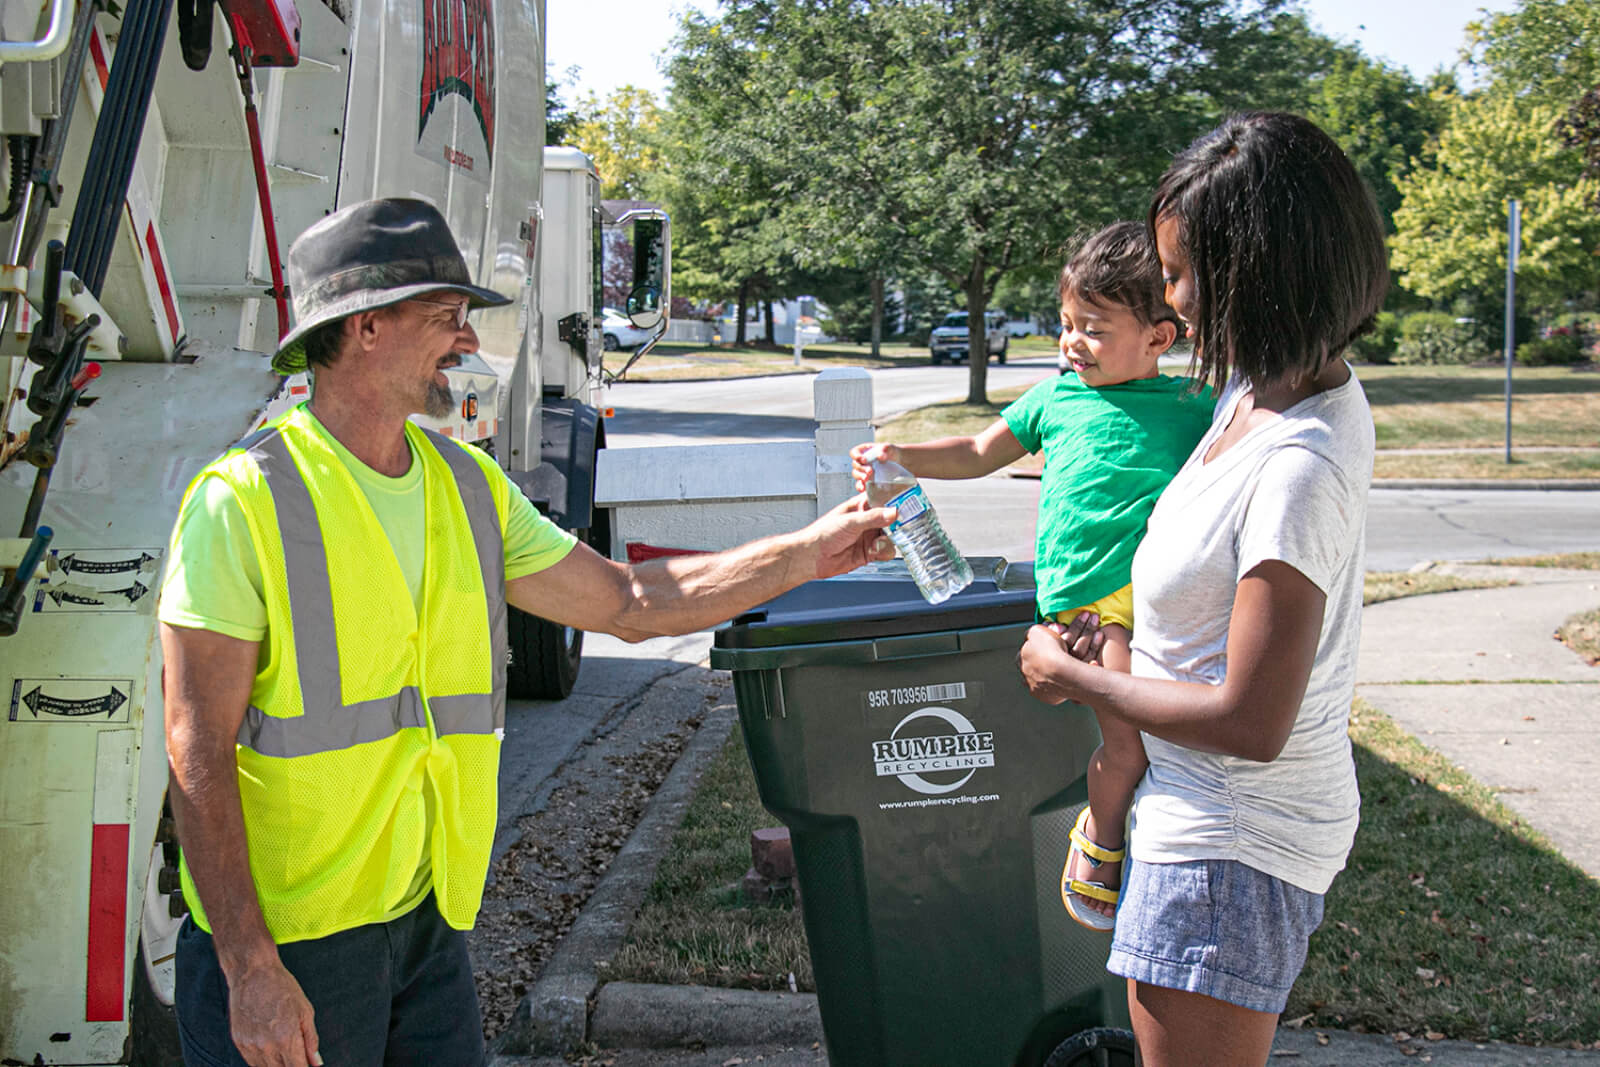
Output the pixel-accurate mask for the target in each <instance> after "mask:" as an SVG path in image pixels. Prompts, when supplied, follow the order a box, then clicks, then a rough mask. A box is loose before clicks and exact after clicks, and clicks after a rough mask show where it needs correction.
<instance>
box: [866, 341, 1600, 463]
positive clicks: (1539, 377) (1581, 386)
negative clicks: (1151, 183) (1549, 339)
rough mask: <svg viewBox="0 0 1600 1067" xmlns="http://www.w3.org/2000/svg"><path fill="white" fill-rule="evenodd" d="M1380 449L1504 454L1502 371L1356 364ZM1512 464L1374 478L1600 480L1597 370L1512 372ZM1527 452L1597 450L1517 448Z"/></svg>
mask: <svg viewBox="0 0 1600 1067" xmlns="http://www.w3.org/2000/svg"><path fill="white" fill-rule="evenodd" d="M1356 372H1357V373H1358V374H1359V375H1360V376H1361V381H1362V384H1363V386H1364V387H1365V388H1366V391H1367V397H1368V399H1369V400H1370V401H1371V403H1372V418H1373V423H1374V425H1375V426H1376V428H1377V440H1378V447H1379V448H1380V449H1385V450H1393V449H1437V448H1503V447H1504V444H1505V422H1504V417H1505V399H1504V393H1503V390H1504V388H1505V372H1504V370H1503V369H1492V368H1482V367H1377V366H1361V367H1358V368H1357V369H1356ZM1513 381H1514V399H1513V402H1512V416H1511V418H1512V438H1511V440H1512V462H1511V463H1509V464H1508V463H1506V462H1505V460H1504V456H1503V454H1501V453H1498V452H1496V453H1490V454H1474V453H1457V454H1445V455H1439V454H1432V453H1418V454H1415V455H1401V454H1396V453H1395V452H1393V451H1389V452H1386V453H1385V454H1382V455H1379V456H1378V457H1377V461H1376V466H1375V470H1374V472H1373V473H1374V477H1377V478H1485V479H1490V478H1492V479H1535V478H1580V479H1600V372H1597V371H1596V370H1595V368H1594V367H1592V366H1591V367H1589V368H1587V369H1583V370H1572V369H1568V368H1555V367H1538V368H1524V367H1518V368H1517V369H1516V370H1515V371H1514V372H1513ZM1023 392H1024V390H1022V389H1009V390H994V391H991V392H990V394H989V400H990V403H988V404H967V403H964V402H960V401H951V402H949V403H944V404H932V405H929V406H928V407H925V408H920V409H918V410H916V411H911V412H907V413H906V414H904V415H900V416H898V417H896V418H893V419H890V420H888V421H887V422H885V423H884V424H883V425H881V426H880V427H878V435H877V436H878V440H880V441H907V442H910V441H930V440H933V439H934V438H937V437H947V436H951V435H959V434H975V433H977V432H978V431H980V430H982V429H983V428H984V427H985V426H988V425H989V424H990V423H991V422H993V421H994V420H995V419H996V418H998V417H999V415H1000V410H1001V409H1002V408H1003V407H1005V405H1007V404H1009V403H1010V402H1011V401H1013V400H1015V399H1016V398H1017V397H1019V396H1021V395H1022V393H1023ZM1527 447H1564V448H1570V447H1577V448H1594V449H1597V451H1594V452H1526V451H1522V452H1519V451H1518V449H1519V448H1527Z"/></svg>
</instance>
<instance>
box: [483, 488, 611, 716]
mask: <svg viewBox="0 0 1600 1067" xmlns="http://www.w3.org/2000/svg"><path fill="white" fill-rule="evenodd" d="M593 522H594V526H593V527H592V528H590V529H588V530H578V531H576V533H577V535H578V540H580V541H582V542H583V543H584V544H586V545H588V546H589V547H590V548H592V549H594V550H595V551H596V552H598V553H600V554H601V555H602V556H607V557H609V556H610V554H611V522H610V519H609V517H608V516H607V513H606V512H605V511H602V510H600V509H598V508H596V509H595V512H594V519H593ZM506 630H507V634H506V636H507V638H508V639H509V640H508V646H509V648H508V650H509V652H510V657H509V659H508V660H507V661H506V695H507V696H509V697H511V698H512V699H513V700H565V699H566V698H567V697H568V696H570V695H571V694H572V687H573V686H574V685H576V684H577V681H578V666H579V664H580V663H581V662H582V660H583V631H582V630H574V629H573V628H572V627H570V626H558V625H556V624H555V623H553V622H550V621H549V620H547V619H541V618H539V617H538V616H537V615H529V614H527V613H526V612H521V611H518V610H517V609H516V608H510V609H508V611H507V618H506Z"/></svg>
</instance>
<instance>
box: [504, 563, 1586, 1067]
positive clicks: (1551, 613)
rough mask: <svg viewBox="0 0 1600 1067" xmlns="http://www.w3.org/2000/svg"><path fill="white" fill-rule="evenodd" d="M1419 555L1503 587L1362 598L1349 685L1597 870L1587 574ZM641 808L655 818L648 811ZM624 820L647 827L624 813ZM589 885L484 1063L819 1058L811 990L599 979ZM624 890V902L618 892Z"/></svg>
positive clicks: (1313, 1032)
mask: <svg viewBox="0 0 1600 1067" xmlns="http://www.w3.org/2000/svg"><path fill="white" fill-rule="evenodd" d="M1436 567H1437V569H1439V570H1448V571H1449V572H1451V573H1455V574H1459V575H1462V576H1463V577H1482V578H1488V579H1499V580H1508V581H1515V582H1517V583H1519V584H1517V585H1515V586H1511V587H1507V588H1498V589H1481V590H1467V591H1461V592H1455V593H1440V594H1433V595H1427V596H1418V597H1411V598H1406V599H1401V600H1395V601H1389V602H1386V603H1383V604H1376V605H1373V606H1371V607H1369V608H1367V609H1366V610H1365V611H1364V613H1363V616H1362V631H1363V632H1362V646H1361V661H1360V667H1359V674H1358V685H1357V694H1358V695H1359V696H1360V697H1362V698H1363V699H1365V700H1366V701H1368V702H1369V703H1371V704H1373V705H1374V706H1375V707H1377V708H1378V709H1379V710H1381V711H1383V712H1384V713H1385V714H1387V715H1389V716H1390V717H1391V718H1392V719H1394V720H1395V721H1396V722H1397V723H1398V724H1399V725H1400V726H1401V727H1402V728H1404V729H1406V730H1407V731H1409V732H1411V733H1413V734H1415V735H1416V736H1417V737H1419V738H1420V739H1421V740H1422V741H1423V742H1424V743H1425V744H1427V745H1429V746H1430V747H1432V748H1435V749H1437V750H1438V751H1439V752H1440V753H1442V754H1443V755H1444V756H1445V757H1446V758H1448V759H1450V760H1451V761H1452V762H1454V763H1457V764H1458V765H1460V766H1461V767H1462V768H1463V769H1465V770H1466V771H1467V772H1468V773H1470V774H1472V776H1473V777H1475V778H1477V779H1478V780H1479V781H1481V782H1483V783H1484V784H1486V785H1489V786H1490V787H1492V788H1494V789H1496V790H1497V791H1498V792H1500V794H1501V799H1502V800H1503V801H1504V802H1505V803H1506V804H1507V806H1509V807H1511V808H1512V809H1513V810H1515V811H1517V812H1518V813H1519V815H1521V816H1522V817H1523V818H1524V819H1525V820H1526V821H1527V822H1528V824H1529V825H1530V826H1532V827H1534V828H1535V829H1537V830H1539V831H1541V832H1542V833H1544V834H1545V835H1546V836H1547V837H1549V838H1550V840H1551V841H1552V842H1554V843H1555V844H1556V846H1557V847H1558V848H1560V849H1561V851H1562V852H1563V854H1565V855H1566V856H1567V857H1568V858H1570V859H1571V860H1572V861H1573V862H1574V863H1576V864H1577V865H1578V866H1580V867H1581V868H1582V869H1583V870H1585V871H1586V872H1588V873H1589V874H1590V875H1591V876H1594V877H1597V878H1600V842H1597V841H1596V840H1595V838H1594V835H1592V833H1590V832H1589V829H1588V824H1589V822H1590V821H1591V820H1592V816H1593V812H1594V811H1595V802H1594V799H1593V788H1594V783H1595V782H1596V781H1597V780H1600V730H1597V729H1596V728H1595V726H1596V722H1595V720H1596V718H1597V717H1600V668H1597V667H1592V666H1590V665H1588V664H1586V663H1584V662H1583V661H1582V660H1581V659H1580V658H1579V657H1578V656H1576V655H1575V654H1574V653H1573V652H1572V651H1571V650H1569V649H1568V648H1566V646H1564V645H1562V644H1561V643H1560V642H1558V641H1556V640H1554V639H1553V637H1552V635H1553V633H1554V631H1555V629H1556V628H1557V627H1558V626H1559V625H1560V624H1561V623H1562V622H1563V621H1564V620H1565V619H1566V618H1567V617H1568V616H1570V615H1572V614H1573V613H1575V612H1579V611H1587V610H1591V609H1594V608H1596V607H1600V571H1562V570H1553V569H1541V568H1513V567H1494V566H1487V567H1478V566H1471V565H1464V564H1440V565H1436ZM729 701H730V702H731V696H730V697H729ZM731 722H732V714H731V709H729V710H725V711H724V713H723V714H721V715H713V716H712V717H711V718H710V719H709V720H708V722H707V724H706V726H705V727H702V731H701V732H702V734H707V731H710V732H711V733H712V734H715V735H716V736H710V735H707V736H704V737H697V738H696V741H695V743H694V744H693V745H692V746H691V751H690V752H687V753H686V754H685V755H684V757H683V758H682V759H681V760H680V761H679V762H680V766H679V767H677V768H675V769H674V771H673V773H672V775H671V777H670V779H669V781H668V784H667V785H666V786H665V787H663V789H662V791H661V793H659V794H658V798H657V800H656V801H653V802H652V807H651V809H650V811H648V812H647V813H646V816H645V822H646V823H648V824H650V825H649V827H648V830H647V832H644V833H641V832H640V831H636V832H635V834H634V837H633V838H630V840H629V843H628V845H627V846H626V847H625V848H624V850H623V853H622V854H620V855H619V856H618V858H617V862H616V865H615V866H614V867H613V873H612V875H610V876H608V879H607V882H610V881H611V880H612V879H613V878H615V879H617V880H619V884H620V883H626V884H630V885H633V886H637V887H638V888H637V890H636V891H635V892H636V895H637V896H638V898H640V899H642V895H643V891H644V888H643V887H645V886H648V884H649V880H650V879H649V877H648V876H647V875H648V873H649V872H653V870H654V866H655V863H656V861H657V859H658V858H659V855H660V853H661V851H663V850H664V849H665V847H666V843H667V840H668V839H669V838H670V836H671V834H670V832H665V833H664V832H663V831H662V824H663V822H664V821H666V819H667V817H668V816H667V813H669V812H671V813H681V811H682V808H683V805H684V804H685V803H686V802H687V798H688V797H689V796H691V795H692V792H693V788H694V783H695V781H696V780H697V779H698V774H699V770H700V769H701V767H702V766H703V765H704V761H706V760H709V758H710V755H711V754H712V753H714V752H715V751H716V750H717V748H719V747H720V745H721V741H722V738H723V737H725V736H726V731H727V730H728V729H729V728H730V727H731ZM719 731H720V732H719ZM696 761H700V762H698V763H697V762H696ZM658 804H659V805H660V806H661V815H660V816H655V817H653V814H652V813H654V812H655V811H656V809H657V805H658ZM673 825H676V823H675V821H674V822H673ZM640 830H641V831H646V826H645V825H644V824H641V828H640ZM605 890H606V885H605V884H604V883H603V884H602V887H601V891H598V892H597V893H596V898H597V900H596V901H592V902H591V904H590V905H589V906H586V907H585V908H584V912H583V915H582V917H580V919H579V920H578V923H577V924H576V925H575V927H574V928H573V930H572V932H571V933H569V934H568V936H567V938H566V939H565V941H564V942H563V946H562V947H563V949H565V948H566V947H567V942H571V943H572V945H573V946H577V947H575V950H574V951H573V952H571V953H567V954H566V955H565V956H564V957H562V954H561V952H558V957H562V958H560V959H559V960H558V961H552V964H551V967H550V970H549V972H547V978H548V980H541V982H540V984H539V986H538V987H536V988H535V989H534V990H533V991H532V992H531V993H530V995H529V997H528V999H527V1000H525V1001H524V1005H523V1010H521V1011H520V1012H519V1017H518V1020H517V1021H516V1022H515V1023H514V1025H513V1027H512V1030H511V1031H510V1032H509V1033H508V1035H507V1040H504V1041H502V1042H501V1043H500V1046H499V1047H500V1049H501V1052H500V1053H499V1054H498V1055H497V1057H496V1058H495V1060H494V1061H493V1062H494V1064H495V1065H496V1067H512V1065H517V1067H557V1065H559V1064H562V1063H564V1062H567V1061H565V1060H563V1059H561V1058H556V1057H549V1056H546V1057H543V1058H537V1057H534V1056H532V1055H531V1054H532V1053H533V1052H534V1051H535V1049H537V1048H539V1047H540V1046H541V1045H546V1044H547V1043H548V1042H550V1041H551V1040H552V1039H561V1038H564V1039H566V1041H567V1044H566V1045H565V1047H566V1048H569V1049H570V1048H572V1047H573V1045H572V1044H571V1039H572V1037H573V1036H574V1035H575V1034H581V1038H580V1039H581V1040H586V1041H587V1042H588V1043H589V1046H590V1047H591V1048H596V1047H598V1048H601V1049H605V1050H607V1051H605V1052H604V1053H603V1054H602V1055H600V1056H598V1057H596V1058H595V1059H593V1060H591V1061H588V1062H596V1063H605V1064H609V1065H612V1067H718V1065H721V1067H728V1065H734V1064H743V1065H752V1064H755V1063H758V1062H759V1063H762V1064H767V1065H775V1067H785V1065H790V1064H813V1065H815V1064H824V1063H826V1062H827V1056H826V1052H825V1051H824V1047H823V1044H822V1028H821V1022H820V1019H819V1017H818V1015H817V1010H816V998H815V997H814V996H810V995H805V994H771V993H754V992H743V991H730V990H712V989H701V988H696V987H668V986H649V985H634V984H629V983H612V984H608V985H604V986H601V985H600V984H599V978H598V974H597V972H598V970H600V969H601V967H597V966H596V964H597V961H603V960H605V959H607V958H609V956H610V954H611V953H613V952H615V950H616V948H617V947H618V946H619V945H620V943H621V939H622V937H623V936H624V935H625V933H626V925H625V920H624V921H622V922H619V919H620V918H621V914H622V911H623V909H625V908H626V907H627V905H626V903H625V902H624V901H622V900H620V899H616V898H617V896H618V895H617V894H616V893H609V894H608V893H606V892H605ZM628 895H633V894H628ZM599 898H604V900H603V901H601V900H600V899H599ZM637 904H638V900H637V899H636V900H634V901H633V906H634V907H636V906H637ZM591 911H593V912H595V915H594V916H593V918H592V919H591V915H590V913H591ZM627 914H631V911H630V912H627ZM597 933H598V936H597ZM607 946H609V949H608V947H607ZM601 966H603V963H602V964H601ZM596 991H598V992H596ZM586 1008H587V1013H586V1012H585V1009H586ZM686 1045H693V1046H695V1047H685V1046H686ZM613 1050H614V1051H613ZM1272 1055H1273V1058H1272V1060H1271V1062H1272V1063H1280V1062H1282V1063H1295V1064H1300V1065H1303V1067H1390V1065H1395V1067H1398V1065H1400V1064H1407V1063H1418V1062H1421V1063H1434V1064H1441V1065H1460V1067H1543V1065H1555V1064H1583V1065H1587V1067H1600V1050H1594V1051H1588V1050H1586V1051H1571V1050H1562V1049H1543V1048H1529V1047H1523V1046H1515V1045H1503V1044H1497V1043H1484V1044H1479V1043H1476V1042H1467V1041H1427V1040H1425V1039H1423V1038H1420V1037H1418V1038H1415V1039H1413V1040H1410V1041H1405V1042H1398V1041H1396V1040H1395V1039H1394V1038H1392V1037H1390V1036H1387V1035H1377V1034H1355V1033H1349V1032H1344V1031H1338V1030H1329V1029H1290V1028H1287V1027H1286V1028H1281V1029H1280V1030H1279V1035H1278V1039H1277V1041H1276V1042H1275V1044H1274V1049H1273V1054H1272ZM953 1067H959V1065H953Z"/></svg>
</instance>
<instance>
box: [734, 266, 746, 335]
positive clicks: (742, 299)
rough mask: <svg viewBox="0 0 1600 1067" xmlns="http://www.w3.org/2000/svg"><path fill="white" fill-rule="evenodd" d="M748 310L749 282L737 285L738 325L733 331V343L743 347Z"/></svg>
mask: <svg viewBox="0 0 1600 1067" xmlns="http://www.w3.org/2000/svg"><path fill="white" fill-rule="evenodd" d="M749 308H750V280H749V279H748V278H746V279H745V280H744V281H742V282H740V283H739V324H738V325H737V326H735V327H734V330H733V343H734V344H736V345H738V346H739V347H740V348H743V347H744V319H745V315H746V314H748V312H749Z"/></svg>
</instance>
